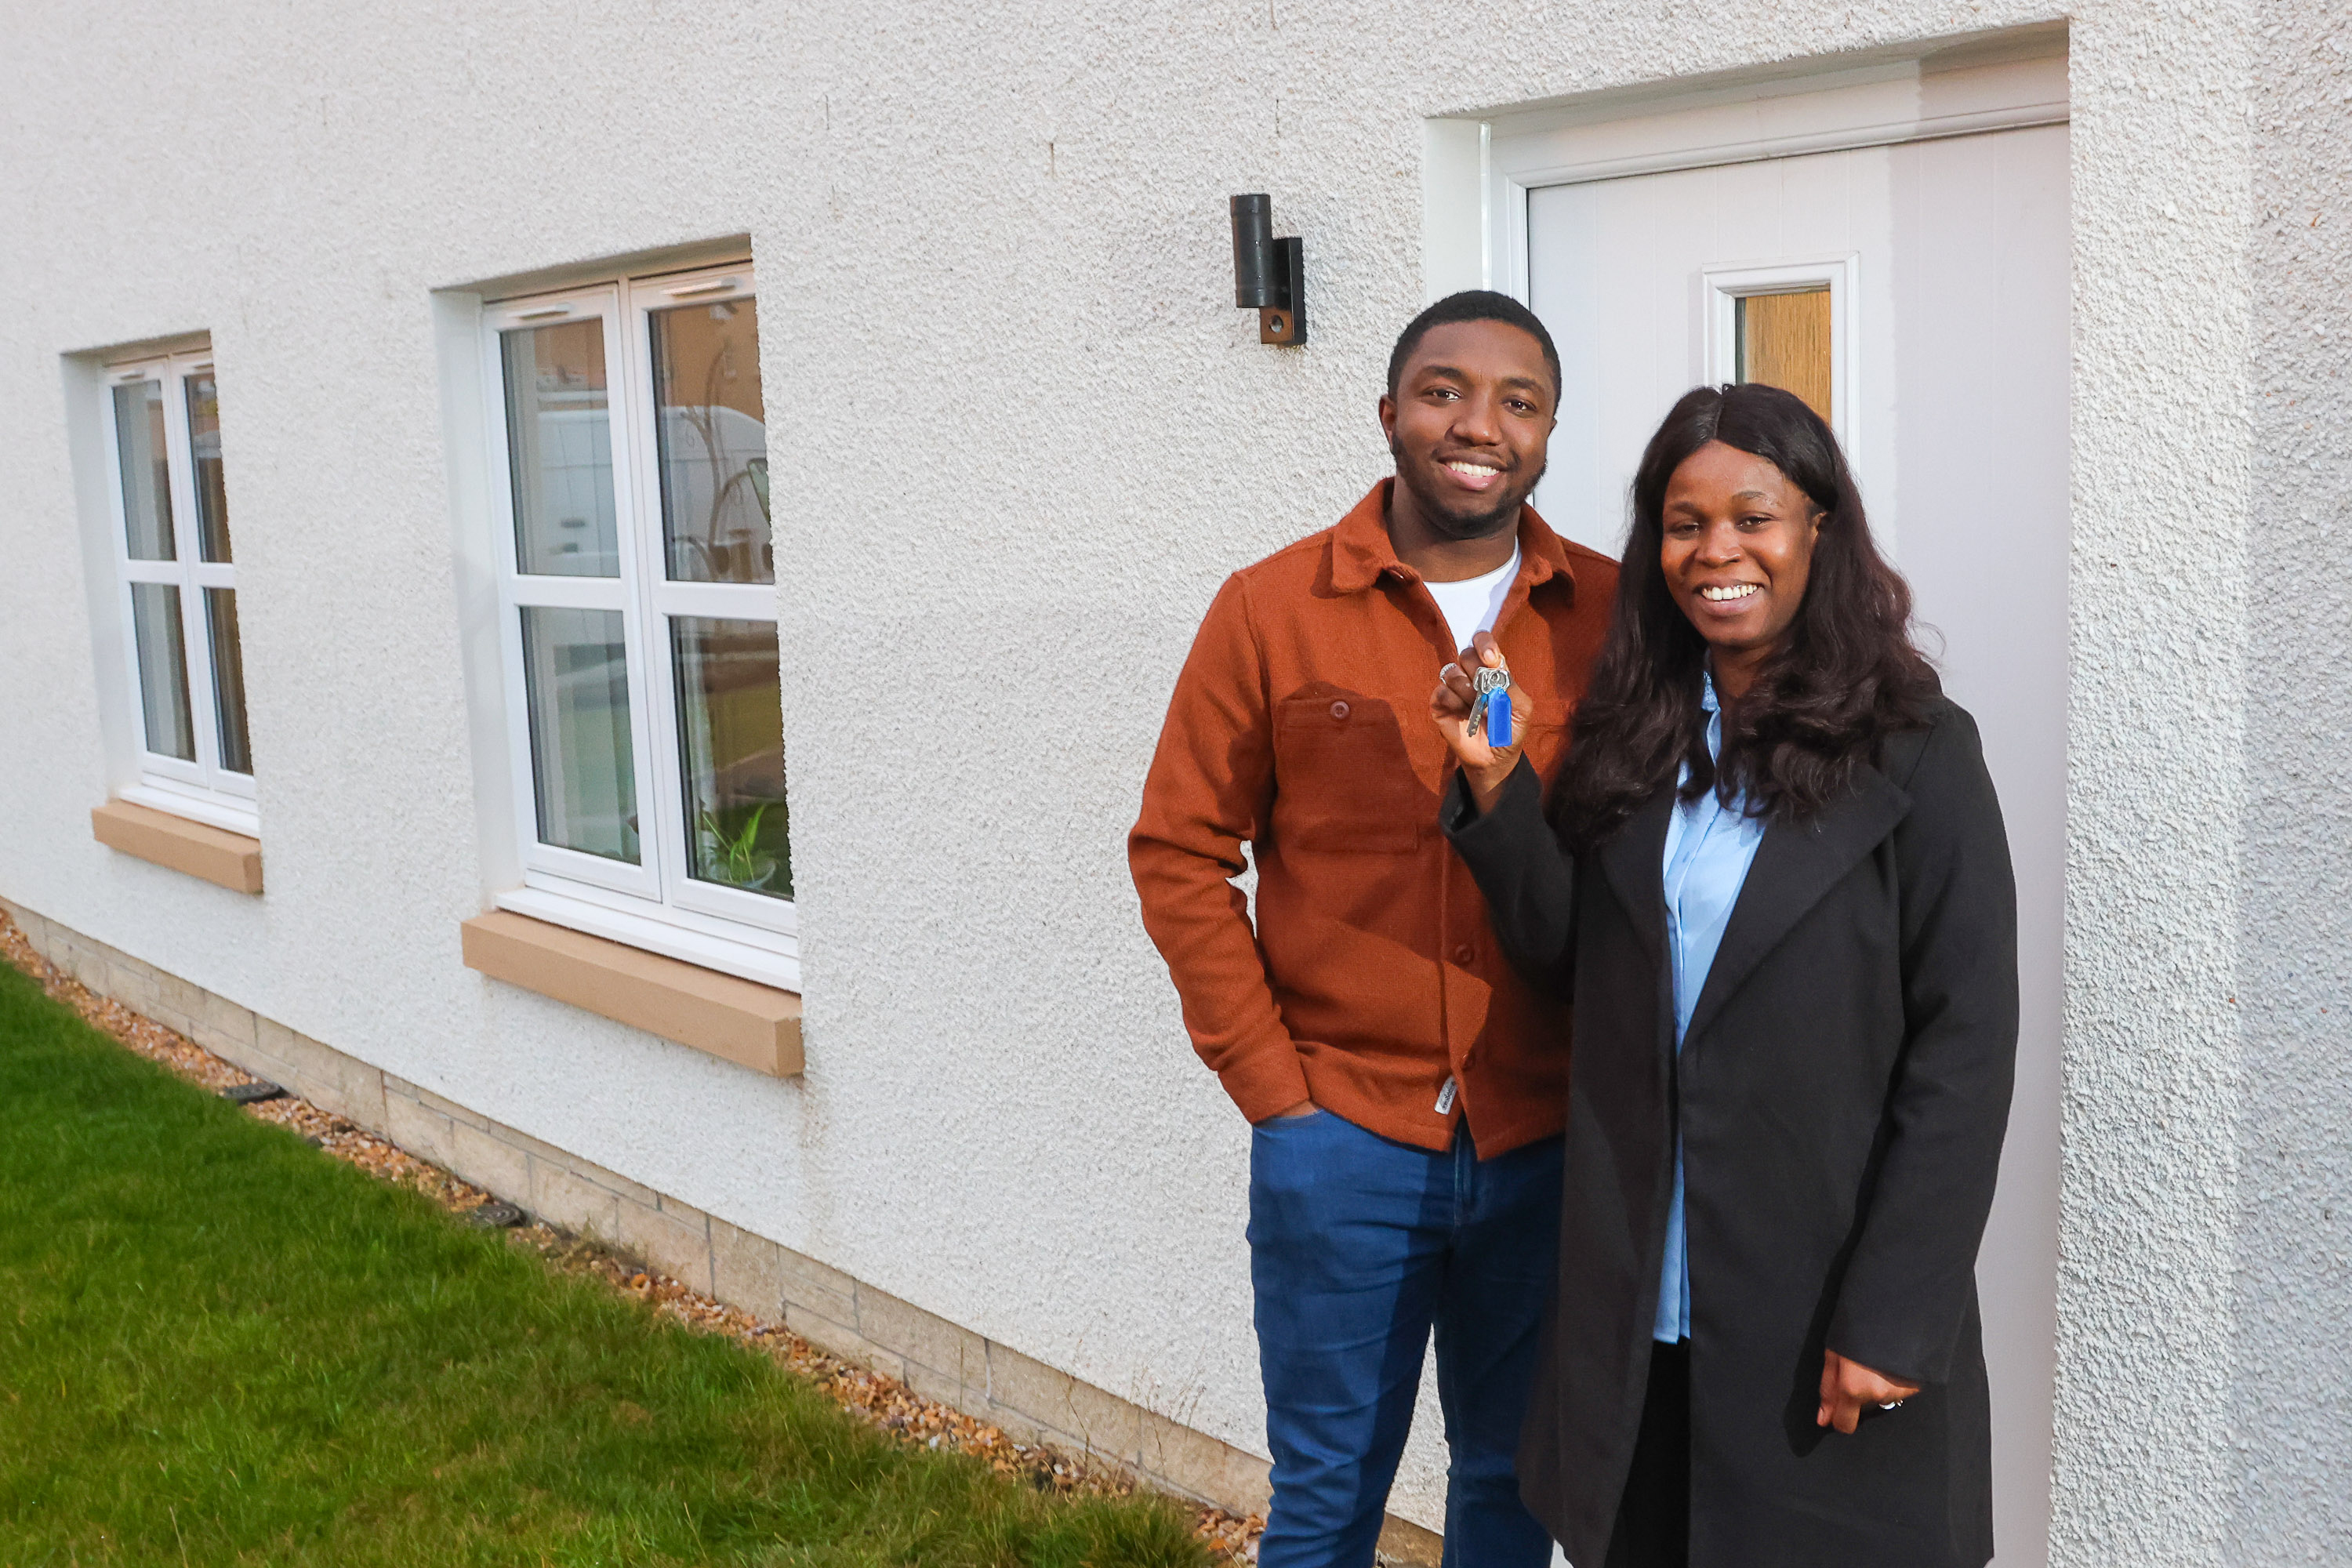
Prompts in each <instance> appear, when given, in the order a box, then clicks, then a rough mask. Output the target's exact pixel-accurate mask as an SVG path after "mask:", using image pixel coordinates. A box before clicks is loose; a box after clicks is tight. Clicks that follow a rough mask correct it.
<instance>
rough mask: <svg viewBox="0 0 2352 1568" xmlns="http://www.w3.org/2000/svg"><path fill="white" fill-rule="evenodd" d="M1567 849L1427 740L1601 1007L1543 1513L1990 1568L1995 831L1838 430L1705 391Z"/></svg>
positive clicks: (1647, 476)
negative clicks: (1980, 1271)
mask: <svg viewBox="0 0 2352 1568" xmlns="http://www.w3.org/2000/svg"><path fill="white" fill-rule="evenodd" d="M1618 583H1619V588H1618V597H1617V605H1616V619H1615V623H1614V625H1613V626H1612V630H1611V633H1610V637H1609V641H1608V643H1607V644H1606V646H1605V647H1604V648H1603V651H1602V653H1601V659H1600V661H1599V664H1598V665H1597V667H1596V668H1595V670H1594V674H1593V680H1592V686H1591V690H1590V691H1589V692H1588V693H1587V695H1586V696H1585V698H1584V700H1583V701H1582V703H1581V705H1580V708H1579V710H1578V712H1577V717H1576V723H1575V730H1574V740H1573V744H1572V747H1571V750H1570V755H1569V760H1568V762H1567V764H1566V766H1565V768H1564V770H1563V772H1562V774H1561V777H1560V780H1559V784H1558V786H1557V789H1556V793H1555V797H1554V799H1553V801H1552V802H1551V809H1550V815H1549V818H1547V815H1546V808H1545V803H1544V802H1543V800H1542V799H1541V796H1540V790H1539V786H1538V784H1537V781H1536V778H1535V775H1534V773H1532V772H1531V771H1530V770H1529V769H1528V768H1526V767H1524V766H1521V765H1520V763H1519V759H1518V757H1517V753H1516V751H1515V749H1512V748H1495V747H1490V746H1489V745H1487V744H1486V737H1485V734H1484V732H1483V726H1482V729H1481V731H1480V732H1476V733H1474V732H1471V731H1469V730H1468V729H1467V727H1466V724H1465V721H1466V719H1467V718H1468V715H1469V710H1470V707H1471V703H1472V700H1473V689H1472V677H1473V675H1474V673H1475V671H1477V670H1478V669H1480V668H1495V667H1496V666H1497V665H1499V663H1500V659H1499V658H1498V656H1497V653H1496V648H1495V645H1494V641H1493V639H1492V638H1491V637H1488V636H1486V635H1485V634H1481V635H1480V637H1479V638H1478V643H1477V647H1475V648H1473V649H1471V650H1468V651H1467V652H1465V655H1464V658H1463V660H1462V662H1461V663H1460V664H1459V665H1456V666H1451V667H1448V668H1447V670H1446V672H1445V676H1444V684H1442V685H1441V686H1440V688H1439V689H1438V691H1437V692H1436V694H1435V695H1434V697H1433V700H1432V716H1433V719H1435V720H1436V721H1437V722H1438V724H1439V727H1440V728H1441V729H1442V730H1444V731H1445V732H1446V734H1447V738H1448V740H1449V741H1450V742H1452V743H1453V745H1454V751H1455V752H1456V755H1457V758H1458V760H1459V762H1460V763H1461V770H1460V773H1459V776H1458V777H1457V779H1456V780H1455V782H1454V784H1453V785H1452V786H1451V788H1450V789H1449V792H1448V795H1447V796H1446V803H1445V820H1444V826H1445V830H1446V832H1447V833H1448V834H1449V835H1450V836H1451V837H1452V838H1453V840H1454V844H1455V846H1456V847H1457V848H1458V850H1459V852H1460V854H1461V856H1462V858H1463V859H1464V860H1465V862H1466V863H1467V864H1468V866H1469V868H1470V869H1471V871H1472V873H1473V874H1474V875H1475V877H1476V879H1477V880H1478V884H1479V886H1480V887H1481V888H1482V889H1484V890H1485V892H1486V897H1487V900H1488V901H1489V902H1490V904H1491V905H1492V907H1493V910H1494V921H1495V929H1496V933H1497V935H1498V936H1499V937H1500V939H1501V941H1502V942H1503V943H1504V945H1505V946H1506V948H1507V949H1508V950H1509V951H1510V952H1511V953H1512V955H1513V957H1514V958H1515V959H1517V962H1518V963H1521V964H1522V965H1524V966H1525V967H1526V968H1527V969H1528V970H1529V971H1530V972H1531V973H1536V974H1537V975H1538V976H1541V977H1544V978H1546V979H1548V980H1549V981H1550V982H1551V983H1553V984H1557V985H1559V987H1560V988H1561V989H1562V990H1563V991H1565V992H1566V993H1567V994H1569V995H1570V998H1571V1000H1572V1002H1573V1006H1574V1013H1573V1018H1574V1025H1573V1026H1574V1031H1575V1039H1574V1051H1575V1059H1574V1066H1573V1068H1572V1069H1571V1072H1570V1091H1569V1119H1568V1148H1567V1192H1566V1201H1565V1205H1564V1207H1563V1215H1562V1219H1561V1242H1560V1251H1559V1289H1558V1292H1557V1299H1556V1305H1555V1310H1554V1312H1553V1317H1552V1321H1551V1322H1550V1324H1549V1329H1548V1333H1547V1347H1546V1351H1545V1357H1544V1363H1543V1368H1542V1372H1541V1373H1540V1378H1541V1381H1540V1383H1539V1384H1538V1388H1537V1391H1536V1394H1535V1397H1534V1402H1533V1405H1532V1407H1531V1409H1530V1412H1529V1415H1528V1426H1527V1429H1526V1433H1525V1437H1524V1440H1523V1444H1522V1447H1521V1451H1520V1456H1519V1478H1520V1482H1519V1484H1520V1489H1521V1491H1522V1493H1523V1495H1524V1496H1525V1497H1526V1498H1527V1500H1528V1505H1529V1506H1530V1507H1531V1508H1532V1509H1533V1510H1535V1512H1536V1514H1537V1515H1538V1517H1539V1518H1540V1519H1542V1520H1543V1521H1545V1522H1546V1523H1547V1524H1548V1525H1549V1527H1550V1529H1551V1531H1552V1533H1553V1534H1554V1535H1555V1536H1557V1537H1558V1538H1559V1541H1560V1542H1561V1544H1562V1546H1563V1547H1564V1548H1565V1549H1566V1552H1567V1555H1568V1558H1569V1560H1570V1563H1572V1564H1574V1565H1575V1568H1617V1565H1622V1568H1647V1565H1652V1564H1670V1563H1696V1564H1700V1565H1702V1568H1822V1565H1825V1564H1836V1565H1838V1568H1870V1565H1885V1568H1980V1565H1981V1564H1983V1563H1985V1562H1986V1561H1987V1560H1988V1559H1989V1558H1990V1556H1991V1554H1992V1521H1991V1513H1992V1506H1991V1490H1990V1414H1989V1411H1988V1407H1987V1398H1986V1388H1985V1371H1984V1356H1983V1350H1982V1345H1981V1336H1980V1333H1979V1326H1978V1316H1977V1297H1976V1286H1975V1264H1976V1255H1977V1246H1978V1242H1979V1239H1980V1237H1981V1236H1982V1234H1983V1230H1984V1224H1985V1215H1986V1213H1987V1211H1988V1210H1989V1209H1990V1206H1991V1203H1992V1194H1993V1181H1994V1175H1995V1172H1996V1170H1997V1168H1998V1166H1999V1163H2000V1142H2001V1134H2002V1131H2003V1129H2004V1127H2005V1125H2006V1123H2007V1120H2008V1114H2009V1099H2010V1084H2011V1069H2012V1064H2013V1059H2014V1057H2015V1051H2016V1041H2017V976H2016V915H2015V895H2014V890H2013V888H2012V884H2011V875H2010V864H2009V847H2008V841H2007V838H2006V837H2005V835H2004V833H2003V831H2002V827H2001V819H2000V805H1999V803H1998V802H1997V801H1996V800H1995V798H1994V795H1993V788H1992V783H1991V780H1990V778H1989V777H1988V776H1987V773H1986V772H1985V765H1984V759H1983V754H1982V752H1981V750H1980V749H1979V744H1978V740H1977V731H1976V725H1975V723H1974V722H1973V721H1971V720H1970V719H1969V715H1968V714H1967V713H1966V712H1964V711H1963V710H1960V709H1959V708H1958V707H1957V706H1955V705H1954V704H1953V703H1951V702H1950V701H1948V700H1945V699H1944V698H1943V696H1942V695H1941V692H1940V688H1939V686H1938V684H1937V679H1936V677H1935V674H1934V672H1933V670H1932V669H1931V668H1929V667H1928V665H1927V661H1926V660H1925V659H1924V658H1921V657H1920V655H1919V654H1918V652H1917V651H1916V649H1915V648H1914V647H1913V646H1912V644H1911V641H1910V637H1909V631H1908V627H1909V619H1910V594H1909V590H1908V589H1907V588H1906V585H1905V584H1904V583H1903V580H1902V579H1901V578H1900V577H1899V576H1897V575H1896V574H1895V572H1894V570H1893V569H1892V568H1891V567H1889V566H1888V565H1887V564H1886V563H1885V561H1884V560H1883V559H1882V558H1881V557H1880V555H1879V554H1878V552H1877V551H1876V549H1875V548H1874V545H1873V544H1872V542H1871V538H1870V531H1869V526H1868V524H1867V522H1866V521H1864V515H1863V509H1862V500H1861V497H1860V495H1859V494H1858V493H1857V491H1856V489H1855V488H1854V484H1853V479H1852V477H1851V475H1850V473H1849V472H1848V470H1847V468H1846V464H1845V460H1844V458H1843V454H1842V453H1840V451H1839V450H1838V447H1837V442H1836V439H1835V437H1833V436H1832V434H1831V432H1830V430H1829V428H1828V426H1825V425H1824V424H1823V423H1822V421H1821V419H1820V418H1819V417H1818V416H1815V415H1814V414H1813V413H1812V412H1811V409H1809V408H1807V407H1806V406H1805V405H1804V404H1803V403H1801V401H1799V400H1798V399H1797V398H1796V397H1794V396H1792V395H1790V394H1788V393H1785V392H1780V391H1778V390H1776V389H1774V388H1770V387H1765V386H1758V385H1746V386H1728V387H1721V388H1709V387H1703V388H1700V389H1698V390H1696V391H1694V392H1692V393H1690V394H1688V395H1685V397H1684V398H1683V400H1682V401H1681V402H1680V403H1678V404H1676V405H1675V409H1674V411H1673V412H1672V413H1671V414H1670V415H1668V416H1667V418H1666V421H1665V424H1664V426H1662V427H1661V428H1660V430H1659V431H1658V433H1657V435H1656V437H1654V439H1653V440H1652V442H1651V443H1650V447H1649V449H1648V451H1647V453H1646V454H1645V456H1644V458H1643V463H1642V468H1641V470H1640V473H1639V474H1638V476H1637V477H1636V479H1635V480H1634V486H1633V531H1632V537H1631V539H1630V540H1629V541H1628V542H1627V544H1626V547H1625V556H1624V563H1623V566H1622V575H1621V576H1620V578H1619V579H1618Z"/></svg>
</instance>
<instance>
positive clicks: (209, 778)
mask: <svg viewBox="0 0 2352 1568" xmlns="http://www.w3.org/2000/svg"><path fill="white" fill-rule="evenodd" d="M163 452H164V465H163V466H164V470H165V475H166V479H167V482H168V484H169V487H170V489H171V496H172V517H173V522H172V554H173V564H174V565H176V566H177V567H178V568H179V572H178V578H177V580H178V583H179V587H180V640H181V643H182V645H183V647H184V654H185V657H186V658H187V661H188V677H187V679H188V721H189V727H190V729H191V730H192V731H193V734H192V737H191V738H192V739H193V740H194V742H195V748H196V767H197V770H198V772H199V773H201V774H202V775H203V777H204V781H205V787H206V788H208V789H211V788H217V787H218V786H219V784H220V774H221V766H220V761H221V758H220V705H219V701H218V699H217V697H216V696H215V691H214V679H213V656H212V637H211V629H212V616H211V613H210V612H211V606H210V605H207V604H206V603H205V594H204V588H203V586H202V585H201V584H199V583H198V581H197V578H196V570H195V568H196V566H197V563H198V561H199V558H200V556H201V554H202V552H203V542H202V538H201V535H202V532H203V529H202V526H201V524H200V523H199V522H198V521H197V518H196V476H195V445H194V433H193V432H192V431H191V430H190V429H189V428H188V385H187V366H186V365H185V363H183V362H182V361H179V360H173V361H171V362H169V363H167V364H166V365H165V366H164V368H163Z"/></svg>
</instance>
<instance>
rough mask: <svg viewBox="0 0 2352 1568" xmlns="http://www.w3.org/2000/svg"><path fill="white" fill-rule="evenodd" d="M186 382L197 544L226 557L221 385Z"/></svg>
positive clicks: (212, 556) (201, 379)
mask: <svg viewBox="0 0 2352 1568" xmlns="http://www.w3.org/2000/svg"><path fill="white" fill-rule="evenodd" d="M186 385H187V389H188V450H189V454H190V455H191V456H192V457H194V458H195V469H196V475H195V478H196V548H197V552H198V553H199V554H200V555H201V556H202V557H203V559H205V560H206V561H215V562H221V561H226V560H227V559H228V558H229V555H228V490H227V489H226V487H225V486H224V485H223V483H222V482H221V440H220V386H219V384H218V383H216V382H215V381H214V380H213V373H212V372H211V371H208V370H205V371H198V372H197V373H196V374H194V375H191V376H189V377H188V379H187V383H186ZM250 771H251V770H250V769H247V768H239V769H238V770H237V772H239V773H247V772H250Z"/></svg>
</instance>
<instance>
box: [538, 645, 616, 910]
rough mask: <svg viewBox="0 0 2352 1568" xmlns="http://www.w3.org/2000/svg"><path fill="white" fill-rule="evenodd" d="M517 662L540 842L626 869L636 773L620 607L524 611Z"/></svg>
mask: <svg viewBox="0 0 2352 1568" xmlns="http://www.w3.org/2000/svg"><path fill="white" fill-rule="evenodd" d="M522 668H523V685H524V691H525V700H526V701H527V703H528V704H529V706H530V767H531V783H532V787H533V791H534V793H535V795H537V798H538V802H539V837H540V839H541V842H542V843H547V844H552V845H555V846H557V847H560V848H564V849H577V850H579V851H580V852H581V853H582V854H583V855H601V856H603V857H604V858H606V859H608V860H625V861H627V862H628V863H629V864H630V865H633V866H634V865H635V864H636V863H637V775H636V763H635V760H634V757H633V755H632V753H631V750H630V745H629V656H628V648H627V647H626V645H625V642H624V640H623V637H622V626H621V614H620V612H619V611H617V610H560V609H546V608H534V607H528V606H527V607H525V608H524V609H523V611H522Z"/></svg>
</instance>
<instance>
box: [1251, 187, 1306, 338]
mask: <svg viewBox="0 0 2352 1568" xmlns="http://www.w3.org/2000/svg"><path fill="white" fill-rule="evenodd" d="M1233 206H1234V304H1235V305H1236V306H1238V307H1240V308H1241V309H1242V310H1255V311H1256V312H1257V341H1258V342H1262V343H1303V342H1306V341H1307V252H1306V248H1305V247H1304V246H1303V245H1302V244H1301V243H1300V241H1299V239H1298V237H1297V236H1296V235H1294V236H1292V237H1290V238H1288V239H1276V238H1275V237H1274V203H1273V201H1272V200H1270V199H1269V198H1268V197H1267V196H1265V195H1264V194H1263V193H1261V194H1259V195H1248V196H1235V197H1234V202H1233Z"/></svg>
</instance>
